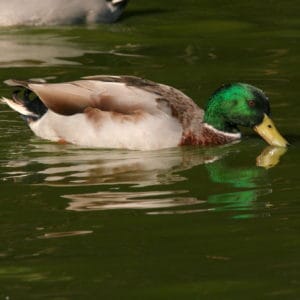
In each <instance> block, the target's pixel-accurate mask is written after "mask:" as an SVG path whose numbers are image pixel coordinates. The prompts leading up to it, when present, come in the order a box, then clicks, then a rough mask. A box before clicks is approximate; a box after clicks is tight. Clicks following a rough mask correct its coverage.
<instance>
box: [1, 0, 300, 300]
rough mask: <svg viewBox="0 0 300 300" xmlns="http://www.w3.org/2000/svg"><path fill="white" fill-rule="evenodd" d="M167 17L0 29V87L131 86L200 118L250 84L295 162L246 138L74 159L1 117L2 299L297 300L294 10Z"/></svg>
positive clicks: (148, 6)
mask: <svg viewBox="0 0 300 300" xmlns="http://www.w3.org/2000/svg"><path fill="white" fill-rule="evenodd" d="M163 2H164V3H163V4H162V2H161V1H158V0H155V1H150V2H149V1H141V0H140V1H136V2H134V1H131V3H130V5H129V6H128V9H127V11H126V13H125V14H124V17H123V18H122V19H121V20H120V22H118V23H116V24H113V25H98V26H92V27H86V26H77V27H76V26H75V27H58V28H11V29H4V28H3V29H0V54H1V55H0V81H3V80H5V79H7V78H20V79H25V78H46V79H47V80H49V81H55V80H57V81H66V80H75V79H78V78H79V77H81V76H86V75H95V74H129V75H137V76H142V77H145V78H148V79H151V80H154V81H158V82H162V83H166V84H169V85H173V86H175V87H177V88H179V89H181V90H183V91H184V92H185V93H187V94H188V95H190V96H191V97H192V98H193V99H194V100H195V101H196V102H197V103H198V104H199V105H200V106H202V107H203V106H204V104H205V101H206V99H207V98H208V97H209V95H210V94H211V93H212V92H213V91H214V90H215V89H216V88H217V87H218V86H219V85H221V84H223V83H227V82H234V81H242V82H248V83H251V84H254V85H256V86H258V87H260V88H262V89H263V90H265V92H266V93H267V94H268V96H269V98H270V101H271V106H272V112H273V119H274V120H275V122H276V124H277V126H278V127H279V128H280V131H281V132H282V133H283V135H284V136H285V137H286V138H287V139H288V140H289V141H290V142H291V144H292V145H291V147H289V149H288V151H287V152H286V153H281V155H279V157H278V160H277V161H276V163H277V164H276V165H275V163H274V162H273V161H272V165H270V163H269V161H268V158H269V156H270V155H272V153H273V152H272V151H274V150H273V149H270V148H268V147H267V145H266V144H265V142H264V141H262V140H261V139H260V138H259V137H257V136H256V135H255V134H254V133H252V132H251V131H250V130H243V132H244V139H243V140H242V141H241V142H240V143H236V144H232V145H226V146H222V147H212V148H206V149H201V148H198V147H183V148H172V149H165V150H161V151H144V152H141V151H128V150H107V149H84V148H79V147H76V146H72V145H58V144H54V143H51V142H47V141H41V140H40V139H39V138H36V137H34V136H33V134H32V133H31V132H30V130H29V129H28V128H27V127H26V126H25V124H24V123H23V121H22V120H21V119H20V118H19V117H18V116H17V115H16V114H15V113H14V112H12V111H10V110H9V109H8V108H7V107H5V106H4V105H0V146H1V147H0V184H1V197H0V217H1V223H0V224H1V231H0V238H1V245H0V261H1V264H0V299H44V298H48V299H49V298H50V299H94V298H95V299H100V298H101V299H299V295H300V288H299V286H300V282H299V278H300V274H299V264H300V260H299V259H300V255H299V246H300V239H299V227H300V221H299V220H298V217H299V213H300V206H299V199H300V197H299V196H300V190H299V189H300V185H299V179H300V176H299V165H300V157H299V147H300V141H299V134H298V133H299V130H300V123H299V122H298V118H299V113H300V109H299V106H298V105H297V101H298V98H299V97H298V96H299V93H300V90H299V84H298V82H299V79H300V78H299V72H298V69H299V58H300V57H299V53H300V51H299V50H300V46H299V41H300V28H299V25H300V21H299V18H298V14H297V13H296V11H297V9H296V7H297V1H286V2H282V3H281V2H276V1H275V2H274V1H265V2H264V3H262V2H261V1H256V0H253V1H248V2H247V3H240V1H233V2H232V1H231V2H230V3H229V2H228V3H227V2H226V1H225V2H224V1H213V2H211V1H204V0H203V1H193V0H187V1H184V4H183V3H182V1H179V0H178V1H177V0H176V1H174V0H172V1H171V0H170V1H163ZM0 92H1V95H3V96H9V93H10V91H9V89H8V88H7V87H6V86H4V85H1V86H0ZM262 161H263V162H264V164H262V163H261V162H262Z"/></svg>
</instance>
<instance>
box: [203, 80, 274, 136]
mask: <svg viewBox="0 0 300 300" xmlns="http://www.w3.org/2000/svg"><path fill="white" fill-rule="evenodd" d="M264 114H267V115H269V114H270V105H269V101H268V98H267V97H266V96H265V95H264V93H263V92H262V91H261V90H260V89H258V88H256V87H254V86H252V85H249V84H245V83H234V84H230V85H225V86H222V87H221V88H219V89H218V90H217V91H216V92H215V93H214V94H213V95H212V96H211V98H210V99H209V101H208V103H207V105H206V109H205V115H204V122H205V123H207V124H209V125H211V126H213V127H214V128H216V129H218V130H222V131H225V132H238V128H237V126H239V125H240V126H245V127H254V126H255V125H258V124H260V123H261V122H262V120H263V118H264Z"/></svg>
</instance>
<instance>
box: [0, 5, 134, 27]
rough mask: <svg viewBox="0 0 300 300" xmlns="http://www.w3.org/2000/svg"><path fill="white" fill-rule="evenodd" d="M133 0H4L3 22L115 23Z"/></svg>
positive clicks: (0, 11)
mask: <svg viewBox="0 0 300 300" xmlns="http://www.w3.org/2000/svg"><path fill="white" fill-rule="evenodd" d="M128 1H129V0H84V1H83V0H27V1H26V3H25V2H24V0H9V1H8V0H1V1H0V26H40V25H70V24H79V23H87V24H93V23H112V22H115V21H116V20H117V19H118V18H119V17H120V16H121V14H122V12H123V10H124V8H125V6H126V4H127V3H128Z"/></svg>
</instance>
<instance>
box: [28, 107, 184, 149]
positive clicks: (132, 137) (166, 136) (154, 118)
mask: <svg viewBox="0 0 300 300" xmlns="http://www.w3.org/2000/svg"><path fill="white" fill-rule="evenodd" d="M30 128H31V129H32V130H33V132H34V133H35V134H36V135H37V136H40V137H42V138H44V139H48V140H52V141H59V140H65V141H67V142H70V143H73V144H77V145H80V146H85V147H98V148H119V149H120V148H123V149H124V148H125V149H133V150H155V149H162V148H170V147H176V146H178V144H179V143H180V140H181V136H182V127H181V124H180V123H179V121H178V120H177V119H175V118H174V117H172V116H169V115H167V114H165V113H163V112H162V113H160V114H156V115H151V114H145V115H143V117H141V119H139V120H138V121H132V120H124V119H116V118H114V117H113V116H112V115H111V114H110V113H107V114H105V116H104V118H101V120H99V123H98V124H97V123H95V122H92V121H91V120H89V119H88V118H87V117H86V115H84V114H75V115H72V116H62V115H59V114H56V113H54V112H52V111H48V112H47V113H46V114H45V115H44V116H43V117H42V118H41V119H39V120H38V121H36V122H32V123H30Z"/></svg>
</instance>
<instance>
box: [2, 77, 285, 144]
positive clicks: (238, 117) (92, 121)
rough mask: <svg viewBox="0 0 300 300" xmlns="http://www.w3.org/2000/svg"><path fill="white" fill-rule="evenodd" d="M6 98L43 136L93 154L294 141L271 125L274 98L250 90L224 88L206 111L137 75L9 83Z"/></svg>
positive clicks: (236, 86)
mask: <svg viewBox="0 0 300 300" xmlns="http://www.w3.org/2000/svg"><path fill="white" fill-rule="evenodd" d="M5 83H6V84H7V85H9V86H13V87H15V88H16V90H15V91H14V92H13V95H12V99H7V98H2V101H3V102H5V103H6V104H7V105H8V106H10V107H11V108H12V109H14V110H15V111H17V112H18V113H19V114H21V116H22V117H23V118H24V119H25V120H26V122H27V123H28V125H29V127H30V128H31V129H32V131H33V132H34V133H35V134H36V135H37V136H39V137H41V138H44V139H48V140H51V141H56V142H67V143H72V144H77V145H80V146H86V147H101V148H126V149H139V150H153V149H162V148H169V147H175V146H182V145H200V146H208V145H222V144H226V143H231V142H234V141H236V140H239V139H240V138H241V133H240V131H239V128H238V126H245V127H251V128H253V129H254V130H255V131H256V132H257V133H258V134H260V135H261V136H262V138H264V139H265V140H266V141H267V142H268V143H269V144H270V145H275V146H281V147H286V146H287V144H288V143H287V141H286V140H285V139H284V138H283V137H282V136H281V135H280V134H279V132H278V131H277V130H276V128H275V125H274V123H273V122H272V120H271V119H270V117H269V115H270V105H269V101H268V98H267V97H266V96H265V94H264V93H263V92H262V91H261V90H260V89H258V88H256V87H254V86H252V85H249V84H245V83H233V84H228V85H223V86H222V87H221V88H219V89H218V90H217V91H216V92H215V93H214V94H213V95H212V96H211V97H210V99H209V100H208V103H207V105H206V108H205V112H204V111H203V110H202V109H200V108H199V107H198V106H197V105H196V104H195V103H194V102H193V100H192V99H191V98H189V97H188V96H187V95H185V94H184V93H182V92H181V91H179V90H177V89H175V88H173V87H170V86H167V85H164V84H159V83H155V82H152V81H149V80H145V79H141V78H138V77H134V76H91V77H84V78H82V79H81V80H77V81H72V82H65V83H46V82H39V81H34V80H28V81H20V80H12V79H10V80H7V81H5Z"/></svg>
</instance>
